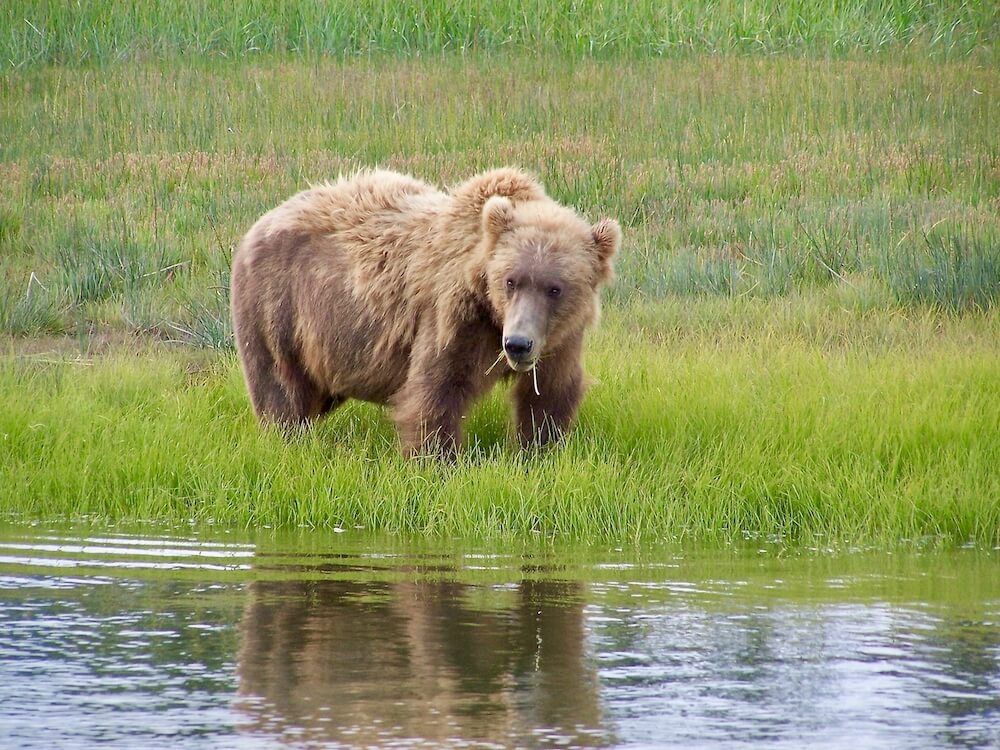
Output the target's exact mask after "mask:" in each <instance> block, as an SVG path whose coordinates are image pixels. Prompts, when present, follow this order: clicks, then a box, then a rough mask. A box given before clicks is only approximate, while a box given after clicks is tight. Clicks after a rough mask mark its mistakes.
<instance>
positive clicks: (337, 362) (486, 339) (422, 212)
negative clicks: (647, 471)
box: [232, 169, 620, 455]
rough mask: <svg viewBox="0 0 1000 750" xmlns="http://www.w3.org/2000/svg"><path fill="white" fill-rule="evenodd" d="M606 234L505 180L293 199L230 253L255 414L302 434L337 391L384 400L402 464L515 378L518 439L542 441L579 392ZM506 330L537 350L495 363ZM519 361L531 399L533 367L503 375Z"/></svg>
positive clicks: (338, 399)
mask: <svg viewBox="0 0 1000 750" xmlns="http://www.w3.org/2000/svg"><path fill="white" fill-rule="evenodd" d="M496 196H503V197H499V198H498V197H496ZM619 241H620V232H619V230H618V227H617V224H615V223H614V222H612V221H610V220H604V221H602V222H599V223H598V224H597V225H595V226H593V227H590V226H588V225H587V224H586V223H584V222H583V221H582V220H581V219H580V218H579V217H578V216H577V215H576V214H575V213H573V212H572V211H570V210H569V209H566V208H564V207H562V206H559V205H558V204H556V203H555V202H553V201H552V200H551V199H549V198H548V197H546V196H545V194H544V191H543V190H542V188H541V186H540V185H538V183H537V182H536V181H534V180H533V179H532V178H531V177H529V176H528V175H525V174H523V173H521V172H518V171H516V170H510V169H502V170H494V171H493V172H488V173H486V174H484V175H480V176H479V177H476V178H473V179H472V180H469V181H468V182H466V183H464V184H463V185H460V186H458V187H457V188H456V189H455V190H454V191H452V192H451V193H441V192H439V191H437V190H435V189H434V188H432V187H430V186H428V185H425V184H424V183H421V182H418V181H416V180H413V179H412V178H409V177H405V176H403V175H397V174H395V173H391V172H362V173H359V174H358V175H356V176H355V177H353V178H349V179H345V180H341V181H339V182H338V183H335V184H332V185H325V186H320V187H317V188H313V189H311V190H307V191H305V192H303V193H300V194H298V195H296V196H294V197H293V198H291V199H290V200H289V201H287V202H286V203H284V204H282V205H281V206H279V207H278V208H276V209H274V210H273V211H271V212H269V213H268V214H265V215H264V216H263V217H262V218H261V219H260V220H259V221H258V222H257V223H256V224H255V225H254V227H253V228H252V229H251V230H250V232H248V233H247V235H246V237H244V239H243V241H242V243H241V244H240V247H239V248H238V249H237V251H236V253H235V255H234V258H233V275H232V313H233V328H234V332H235V336H236V344H237V350H238V352H239V355H240V360H241V363H242V365H243V371H244V375H245V378H246V383H247V387H248V390H249V392H250V398H251V401H252V403H253V407H254V411H255V412H256V413H257V415H258V416H259V417H260V418H261V419H262V420H264V421H269V422H275V423H278V424H281V425H300V424H304V423H308V422H309V421H311V420H313V419H315V418H317V417H319V416H321V415H322V414H324V413H326V412H328V411H329V410H330V409H333V408H335V407H336V406H338V405H339V404H341V403H343V401H344V400H346V399H348V398H358V399H363V400H366V401H372V402H375V403H380V404H391V405H392V406H393V408H394V414H393V418H394V420H395V422H396V425H397V427H398V430H399V435H400V440H401V443H402V447H403V450H404V452H405V453H406V454H407V455H414V454H423V453H434V454H444V455H452V454H454V452H455V451H456V450H457V449H458V444H459V441H460V439H461V429H460V428H461V422H462V419H463V417H464V416H465V415H466V414H467V412H468V410H469V408H470V407H471V405H472V404H473V403H474V401H475V400H476V399H477V398H479V397H480V396H482V395H483V394H484V393H485V392H487V391H488V390H489V389H490V388H492V387H493V385H494V384H495V383H496V382H497V381H498V380H499V379H500V378H501V377H512V378H515V379H516V381H517V383H516V385H515V387H514V391H513V398H514V402H515V412H516V416H517V432H518V435H519V437H520V439H521V442H522V443H524V444H531V443H537V444H545V443H548V442H550V441H551V440H553V439H556V438H558V437H559V436H560V435H561V434H563V433H564V432H565V431H566V430H567V429H568V428H569V426H570V424H571V422H572V421H573V418H574V416H575V414H576V410H577V408H578V406H579V404H580V400H581V398H582V396H583V373H582V369H581V365H580V357H581V352H582V341H583V332H584V329H585V328H586V327H587V326H588V325H589V324H591V323H592V322H593V321H594V320H595V319H596V316H597V311H598V299H597V292H598V288H599V286H600V285H601V284H602V283H604V282H605V281H607V280H608V279H609V277H610V273H611V261H612V258H613V256H614V254H615V252H616V251H617V247H618V244H619ZM515 281H516V285H515V284H514V282H515ZM554 286H557V287H558V288H559V291H560V295H559V299H553V298H552V294H551V289H552V288H553V287H554ZM512 326H514V327H516V328H517V329H518V331H515V332H525V331H527V332H529V333H531V334H532V335H533V336H534V337H535V338H536V339H537V342H538V345H537V349H536V351H535V352H533V354H532V355H531V359H530V361H526V362H515V361H513V360H512V359H511V358H510V357H509V356H508V363H509V364H508V363H502V362H501V363H497V359H498V355H499V354H500V352H501V349H502V345H503V342H502V337H503V336H504V335H508V334H511V333H512V330H509V329H511V327H512ZM543 347H544V350H543ZM529 365H537V372H536V373H535V375H536V376H537V383H538V388H539V392H540V394H541V395H536V394H535V391H534V382H533V378H532V373H531V372H530V371H521V372H514V371H513V369H511V368H515V367H518V368H522V367H528V366H529ZM491 366H492V369H491Z"/></svg>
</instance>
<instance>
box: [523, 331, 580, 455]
mask: <svg viewBox="0 0 1000 750" xmlns="http://www.w3.org/2000/svg"><path fill="white" fill-rule="evenodd" d="M565 349H566V350H565V351H559V352H554V353H552V354H551V355H549V356H546V357H544V358H543V359H542V361H541V362H539V363H538V365H537V367H536V370H535V372H534V373H531V372H526V373H522V374H519V375H518V376H517V385H516V386H514V412H515V416H516V419H517V437H518V439H519V440H520V442H521V445H522V446H523V447H525V448H528V447H532V446H536V447H541V446H545V445H548V444H549V443H552V442H554V441H556V440H558V439H559V438H561V437H562V436H563V435H564V434H565V433H566V431H567V430H569V427H570V425H571V424H572V423H573V419H574V417H576V412H577V409H578V408H579V407H580V402H581V401H582V400H583V392H584V384H583V368H582V366H581V365H580V349H581V347H580V342H573V343H571V344H570V345H569V346H568V347H565ZM536 384H537V387H538V390H537V392H536V390H535V387H536Z"/></svg>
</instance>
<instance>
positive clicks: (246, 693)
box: [238, 580, 611, 747]
mask: <svg viewBox="0 0 1000 750" xmlns="http://www.w3.org/2000/svg"><path fill="white" fill-rule="evenodd" d="M583 593H584V592H583V590H582V586H581V584H579V583H571V582H560V581H538V580H524V581H522V582H521V583H519V584H517V585H513V586H509V587H499V588H497V587H490V586H473V585H469V584H463V583H456V582H446V581H418V582H403V583H384V582H356V581H292V582H289V581H284V582H262V581H258V582H255V583H253V584H252V585H251V591H250V596H249V603H248V604H247V606H246V609H245V612H244V616H243V622H242V644H241V647H240V652H239V665H238V673H239V693H240V699H239V703H240V706H241V708H242V710H243V711H244V712H246V713H247V714H248V715H249V726H250V727H251V728H253V729H255V730H257V731H262V732H265V733H267V734H269V735H272V736H274V735H280V736H285V737H287V738H288V739H289V740H290V741H291V742H292V743H293V744H296V745H299V744H300V743H303V742H305V743H307V744H309V743H316V742H319V743H324V742H331V743H346V744H349V745H356V746H379V745H389V744H396V743H398V742H399V741H400V740H404V741H405V744H407V745H410V746H412V745H426V746H445V745H454V744H463V745H469V744H471V745H478V744H481V743H489V744H494V743H496V744H499V745H501V746H511V745H516V746H529V747H530V746H552V745H553V744H559V745H563V746H565V745H571V746H592V747H593V746H603V745H607V744H609V743H610V742H611V737H610V736H609V735H608V733H607V732H606V730H605V729H604V728H603V726H602V719H601V709H600V704H599V698H598V686H597V676H596V671H595V668H594V664H593V660H592V658H591V657H590V656H589V655H588V653H587V648H586V642H585V628H584V617H583Z"/></svg>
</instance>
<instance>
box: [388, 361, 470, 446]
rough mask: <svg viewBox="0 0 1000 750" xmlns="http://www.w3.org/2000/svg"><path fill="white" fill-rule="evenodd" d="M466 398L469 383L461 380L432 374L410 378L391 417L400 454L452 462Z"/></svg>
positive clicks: (467, 397)
mask: <svg viewBox="0 0 1000 750" xmlns="http://www.w3.org/2000/svg"><path fill="white" fill-rule="evenodd" d="M470 395H471V394H470V393H469V384H468V383H467V382H466V381H464V380H462V379H458V378H451V377H446V376H445V377H441V376H439V375H437V374H435V373H427V374H421V375H417V376H415V377H412V376H411V378H410V380H408V381H407V383H406V385H405V386H404V388H403V390H402V391H401V392H400V394H399V396H398V397H397V398H396V409H395V412H394V414H393V419H394V421H395V422H396V428H397V430H398V431H399V442H400V447H401V449H402V451H403V455H404V456H406V457H407V458H413V457H417V456H440V457H442V458H446V459H449V460H450V459H453V458H454V457H455V456H456V455H457V454H458V446H459V443H460V441H461V439H462V417H463V416H464V414H465V410H466V408H467V405H468V403H469V400H470Z"/></svg>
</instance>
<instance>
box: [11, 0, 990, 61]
mask: <svg viewBox="0 0 1000 750" xmlns="http://www.w3.org/2000/svg"><path fill="white" fill-rule="evenodd" d="M997 25H998V12H997V9H996V6H995V4H993V3H989V2H965V1H963V0H942V1H939V2H926V1H923V0H874V1H873V0H843V1H841V2H836V3H816V2H808V1H807V0H788V1H787V2H782V3H775V2H771V1H770V0H739V1H738V2H737V1H736V0H669V1H668V2H653V1H652V0H640V1H639V2H630V3H624V2H600V1H598V0H557V1H555V2H549V1H547V0H529V1H528V2H514V1H513V0H491V1H489V2H487V1H485V0H462V1H461V2H443V1H442V0H432V1H431V2H413V1H412V0H411V1H409V2H392V3H388V2H385V1H384V0H361V1H358V2H346V1H345V0H333V1H332V2H331V1H328V0H304V1H300V2H296V3H294V4H289V3H284V2H274V1H273V0H235V1H233V2H228V3H222V2H217V1H211V2H191V1H190V0H169V1H168V2H159V3H143V2H135V1H134V0H132V1H130V2H118V1H116V0H77V2H74V3H52V2H46V1H45V0H8V1H7V2H5V3H4V5H3V7H2V9H0V29H3V33H2V35H0V60H2V63H3V64H5V65H8V66H10V67H15V68H19V67H25V66H29V65H38V64H51V63H58V64H70V65H79V64H105V63H111V62H118V61H122V60H136V59H140V60H141V59H145V58H148V57H150V56H153V57H172V56H184V57H188V56H203V55H210V56H217V57H220V58H226V59H235V58H244V57H248V56H254V55H259V54H263V53H291V54H299V55H316V54H327V55H338V56H340V55H345V56H347V55H371V54H392V55H400V54H402V55H417V54H426V53H433V52H442V51H457V52H466V51H470V50H477V51H484V50H487V51H488V50H507V51H509V50H532V51H539V50H541V51H548V52H557V53H560V54H564V55H572V56H576V57H578V56H582V55H587V56H606V55H616V56H620V55H625V56H637V55H638V56H648V55H657V56H658V55H665V54H676V53H678V52H682V53H686V52H690V51H711V52H717V51H727V52H749V53H759V52H764V53H769V52H778V51H788V50H792V51H799V52H808V53H810V54H820V55H842V54H845V53H850V52H857V51H865V52H875V51H879V50H883V49H885V48H891V47H899V46H903V45H909V44H913V43H919V44H920V45H921V46H925V47H929V48H931V49H933V50H936V51H939V52H941V53H942V54H943V55H963V54H968V53H969V52H970V51H972V50H975V49H977V48H983V47H988V45H990V44H992V43H993V42H995V41H996V36H997Z"/></svg>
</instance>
